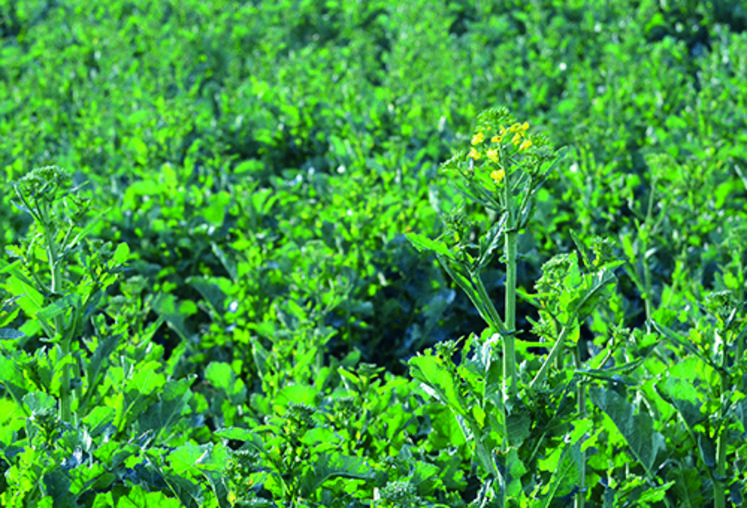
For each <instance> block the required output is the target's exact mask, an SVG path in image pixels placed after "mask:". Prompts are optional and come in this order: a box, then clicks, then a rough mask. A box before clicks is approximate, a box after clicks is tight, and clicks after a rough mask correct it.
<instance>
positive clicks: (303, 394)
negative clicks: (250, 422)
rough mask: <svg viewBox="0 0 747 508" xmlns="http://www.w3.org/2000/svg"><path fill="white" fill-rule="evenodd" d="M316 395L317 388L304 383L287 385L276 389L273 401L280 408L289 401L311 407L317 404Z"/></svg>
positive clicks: (317, 393) (289, 402) (285, 405)
mask: <svg viewBox="0 0 747 508" xmlns="http://www.w3.org/2000/svg"><path fill="white" fill-rule="evenodd" d="M318 396H319V390H317V389H316V388H315V387H313V386H309V385H304V384H296V385H288V386H284V387H283V388H281V389H280V390H278V393H277V395H275V400H274V402H275V404H276V405H277V406H280V407H281V408H285V407H287V406H288V405H289V404H291V403H293V404H307V405H309V406H312V407H313V406H316V404H317V397H318Z"/></svg>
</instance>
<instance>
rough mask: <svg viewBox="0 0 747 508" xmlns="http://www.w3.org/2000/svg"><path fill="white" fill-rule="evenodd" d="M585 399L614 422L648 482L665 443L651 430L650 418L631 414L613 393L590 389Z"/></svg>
mask: <svg viewBox="0 0 747 508" xmlns="http://www.w3.org/2000/svg"><path fill="white" fill-rule="evenodd" d="M589 395H590V397H591V400H592V402H593V403H594V404H595V405H596V406H597V407H599V408H600V409H601V410H602V411H604V412H605V413H606V414H607V416H609V417H610V419H611V420H612V421H613V422H614V424H615V426H616V427H617V429H618V430H619V431H620V433H621V434H622V436H623V437H624V438H625V441H626V442H627V443H628V447H629V448H630V450H631V452H632V453H633V456H634V457H635V458H636V459H637V460H638V461H639V462H640V463H641V464H642V465H643V467H644V468H645V469H646V473H647V474H648V476H649V478H654V476H655V474H656V466H657V465H658V463H659V460H660V457H659V456H660V455H662V454H663V452H664V451H665V450H666V442H665V440H664V436H662V435H661V434H660V433H659V432H656V431H655V430H654V425H653V420H652V418H651V416H650V415H649V414H648V413H645V412H640V413H638V414H634V408H633V405H632V404H630V403H629V402H628V401H627V400H625V399H624V398H623V397H622V396H621V395H619V394H618V393H617V392H615V391H614V390H607V389H604V388H600V387H597V386H593V387H591V388H590V389H589Z"/></svg>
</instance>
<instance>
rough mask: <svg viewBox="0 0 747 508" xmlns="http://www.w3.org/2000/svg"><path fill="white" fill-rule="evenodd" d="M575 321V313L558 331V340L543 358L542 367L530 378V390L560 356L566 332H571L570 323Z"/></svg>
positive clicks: (542, 378)
mask: <svg viewBox="0 0 747 508" xmlns="http://www.w3.org/2000/svg"><path fill="white" fill-rule="evenodd" d="M575 321H576V315H575V314H574V315H573V316H571V319H569V320H568V323H569V324H566V325H565V326H563V329H562V330H561V332H560V337H558V340H557V341H556V342H555V345H554V346H553V347H552V349H551V350H550V354H548V355H547V358H545V363H543V364H542V367H541V368H540V370H539V372H537V375H536V376H534V379H532V382H531V383H529V389H530V390H532V389H533V388H534V386H535V385H536V384H537V383H540V382H542V380H544V379H545V377H546V376H547V371H549V370H550V367H551V366H552V364H553V363H554V362H555V360H556V358H558V357H559V356H560V352H561V351H562V350H563V345H564V343H565V339H566V338H567V337H568V334H569V333H570V332H571V329H572V323H575Z"/></svg>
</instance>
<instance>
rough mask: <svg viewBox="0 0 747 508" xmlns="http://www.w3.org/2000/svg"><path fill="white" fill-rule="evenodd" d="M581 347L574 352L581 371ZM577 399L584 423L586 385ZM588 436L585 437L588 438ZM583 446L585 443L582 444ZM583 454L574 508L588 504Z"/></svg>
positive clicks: (577, 388)
mask: <svg viewBox="0 0 747 508" xmlns="http://www.w3.org/2000/svg"><path fill="white" fill-rule="evenodd" d="M578 348H579V345H577V346H576V349H575V350H574V355H573V357H574V360H575V363H576V368H577V369H581V368H583V364H582V362H581V351H579V349H578ZM576 398H577V399H578V418H579V420H580V421H584V420H585V419H586V384H585V383H583V382H579V383H578V386H576ZM586 437H588V436H586V435H585V436H584V438H586ZM582 446H583V443H582ZM580 452H581V461H580V462H581V464H580V466H579V468H578V487H579V491H578V493H577V494H576V499H575V503H574V506H575V508H584V504H585V503H586V451H584V450H583V449H582V450H580Z"/></svg>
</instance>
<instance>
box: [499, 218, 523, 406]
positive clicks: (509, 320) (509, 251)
mask: <svg viewBox="0 0 747 508" xmlns="http://www.w3.org/2000/svg"><path fill="white" fill-rule="evenodd" d="M518 236H519V232H518V231H517V230H515V229H512V230H511V231H508V232H507V233H506V304H505V307H506V312H505V320H504V323H505V325H506V329H507V330H508V331H509V332H514V331H515V330H516V257H517V243H518ZM514 340H515V339H514V335H513V334H510V335H507V336H506V337H504V338H503V375H504V392H505V394H506V395H507V396H508V397H509V398H510V397H513V396H514V395H515V394H516V392H517V389H518V388H517V380H516V348H515V344H514ZM506 385H507V386H506Z"/></svg>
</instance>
